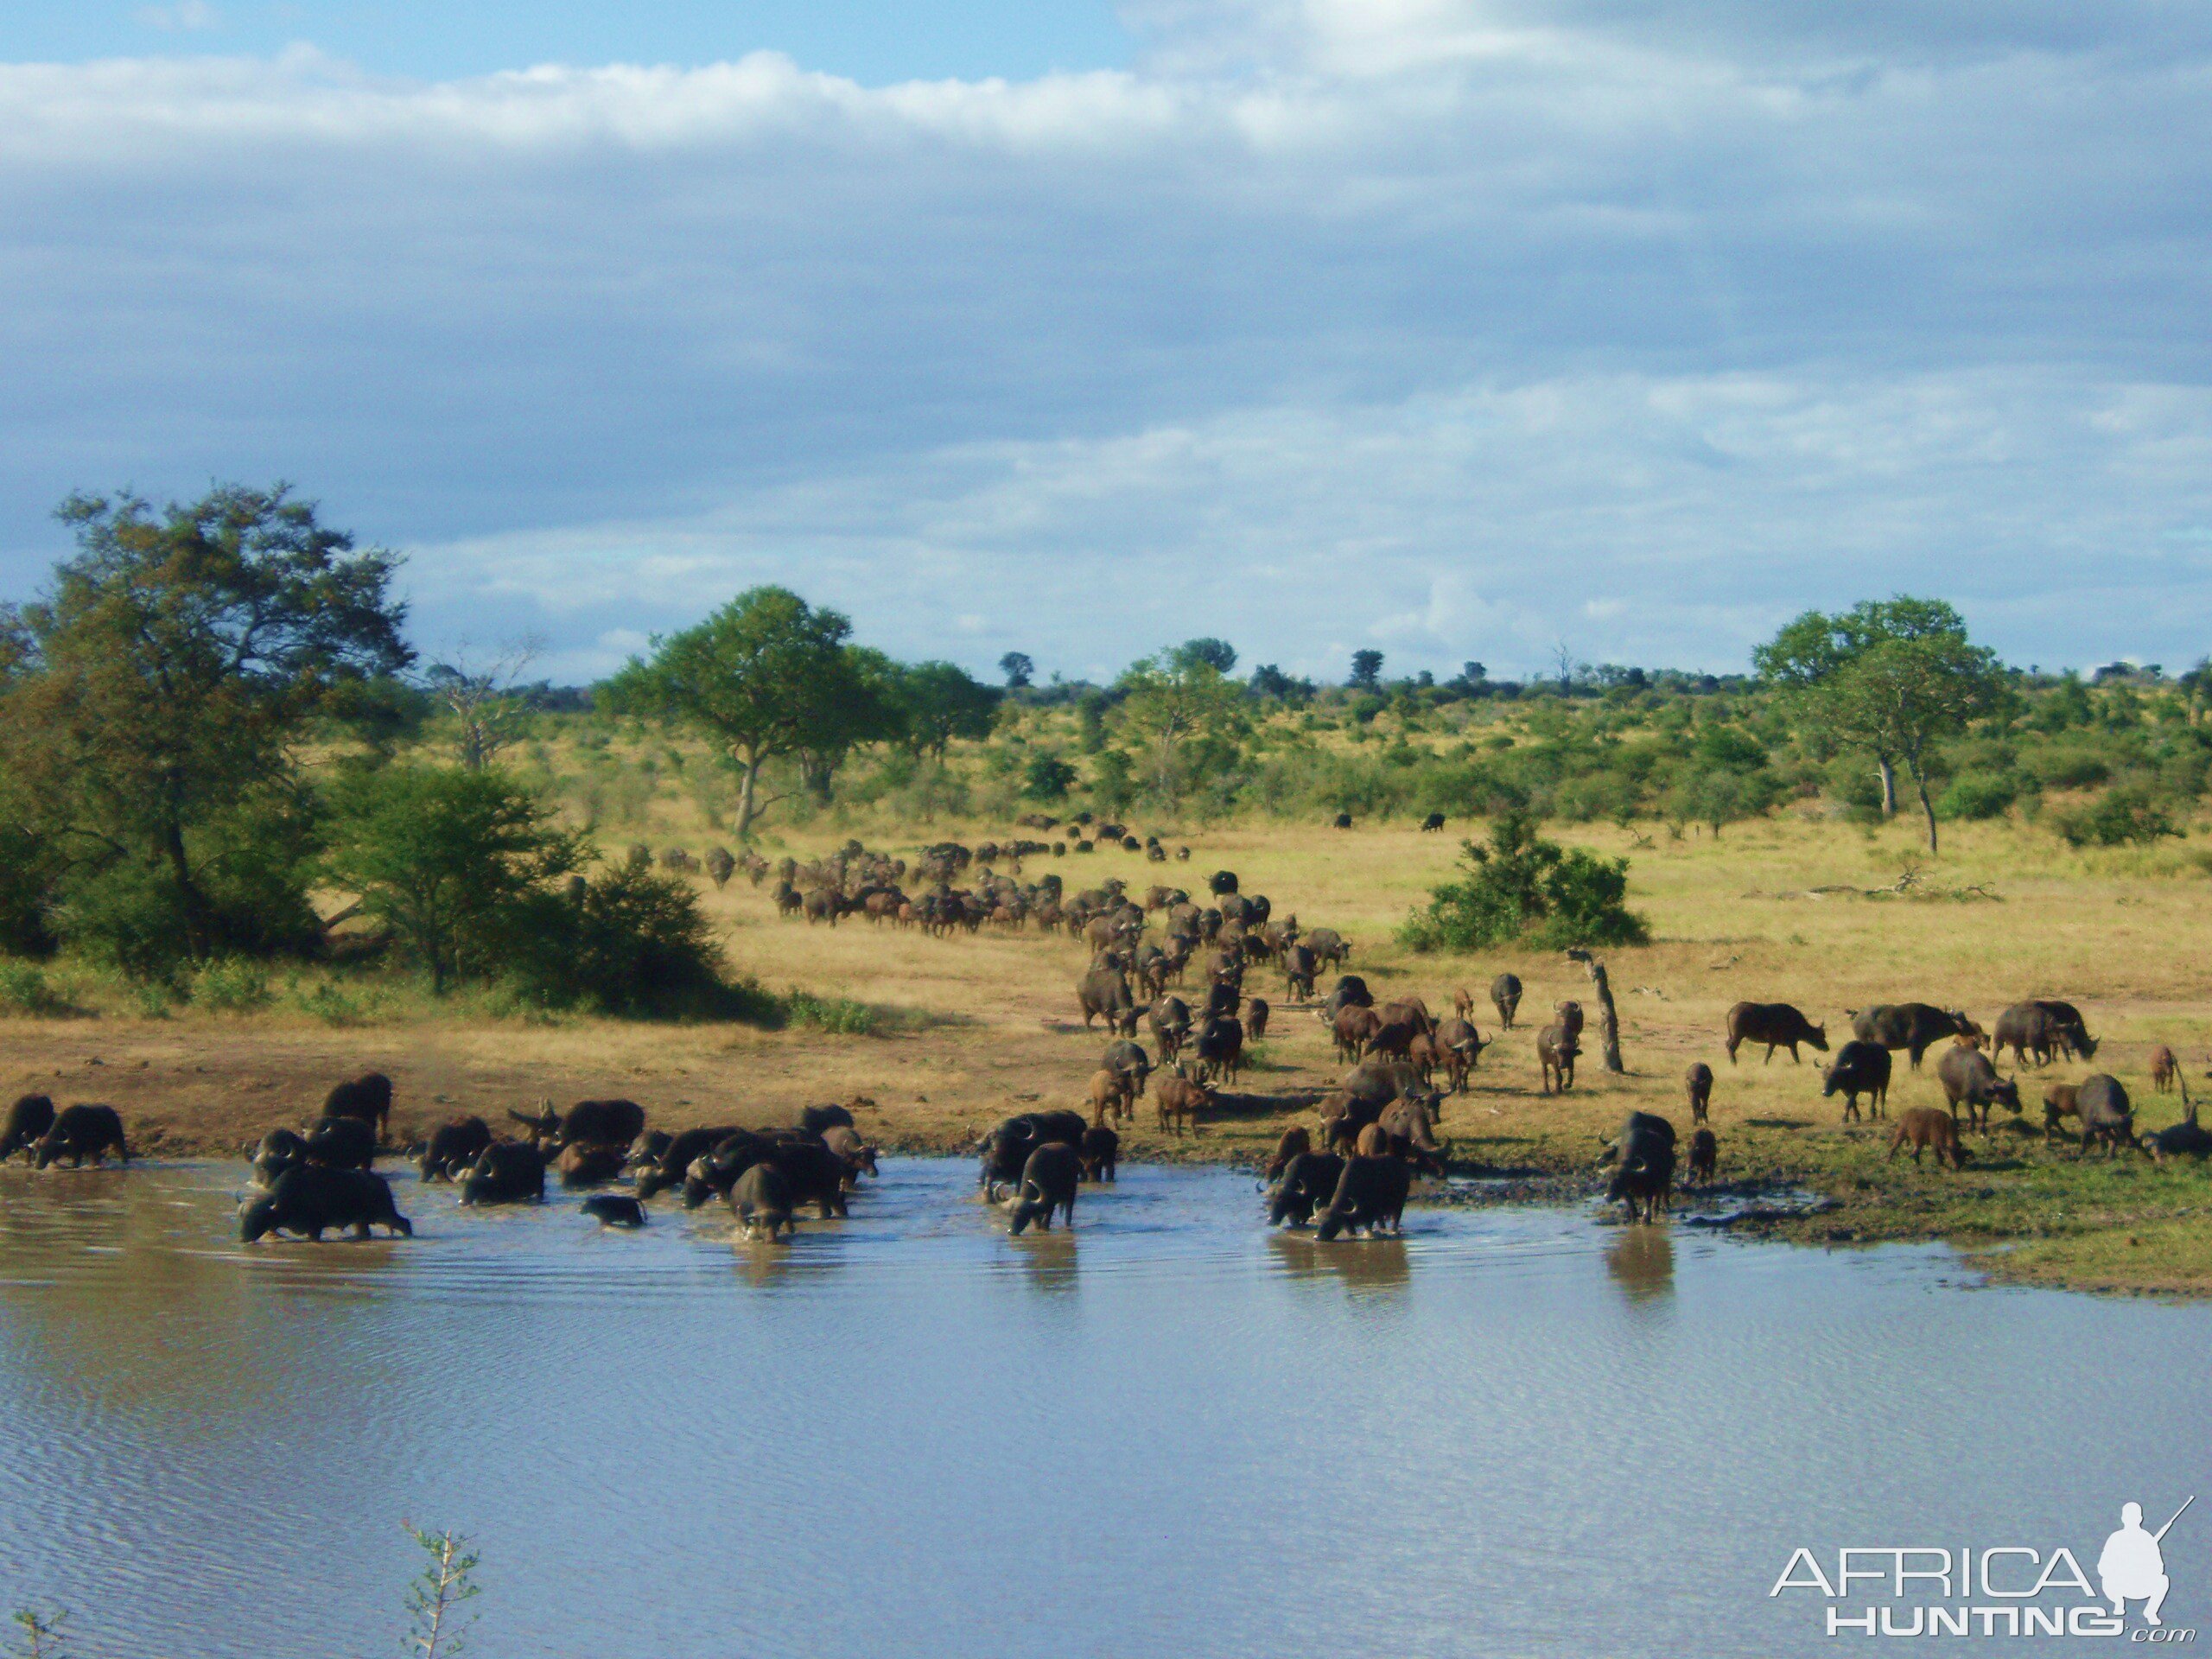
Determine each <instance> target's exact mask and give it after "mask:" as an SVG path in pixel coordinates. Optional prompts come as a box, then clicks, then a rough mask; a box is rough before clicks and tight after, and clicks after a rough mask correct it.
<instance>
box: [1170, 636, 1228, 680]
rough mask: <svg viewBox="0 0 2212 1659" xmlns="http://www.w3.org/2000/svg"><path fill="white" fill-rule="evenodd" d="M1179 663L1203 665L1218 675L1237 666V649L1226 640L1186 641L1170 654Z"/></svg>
mask: <svg viewBox="0 0 2212 1659" xmlns="http://www.w3.org/2000/svg"><path fill="white" fill-rule="evenodd" d="M1169 655H1170V656H1172V657H1173V658H1174V659H1175V660H1176V661H1177V662H1179V663H1202V664H1205V666H1206V667H1208V668H1210V669H1211V670H1213V671H1214V672H1215V673H1217V674H1227V673H1229V672H1230V671H1232V670H1234V669H1235V668H1236V646H1234V645H1230V643H1229V641H1228V640H1226V639H1185V641H1184V642H1183V643H1182V644H1181V645H1178V646H1176V647H1175V649H1174V650H1173V652H1170V653H1169Z"/></svg>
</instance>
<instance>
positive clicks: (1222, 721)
mask: <svg viewBox="0 0 2212 1659" xmlns="http://www.w3.org/2000/svg"><path fill="white" fill-rule="evenodd" d="M1119 689H1120V690H1121V691H1122V704H1121V707H1120V709H1118V710H1117V711H1116V712H1117V715H1118V717H1119V719H1120V721H1121V724H1122V728H1123V729H1124V730H1126V731H1128V733H1129V734H1131V735H1132V736H1134V737H1135V738H1136V739H1137V740H1138V741H1139V742H1140V743H1141V744H1142V745H1143V747H1145V749H1146V750H1147V752H1148V753H1149V755H1150V762H1151V764H1150V768H1149V770H1150V772H1151V782H1152V786H1153V789H1154V792H1155V793H1157V794H1158V795H1159V797H1160V799H1161V800H1163V801H1165V802H1167V803H1169V804H1173V802H1174V801H1175V800H1176V799H1177V798H1179V796H1180V795H1181V793H1182V788H1183V782H1184V779H1183V777H1182V767H1181V764H1180V763H1181V762H1182V760H1183V759H1184V755H1185V751H1186V750H1187V749H1188V748H1189V747H1191V745H1192V744H1193V743H1195V742H1197V741H1199V740H1201V739H1205V738H1218V737H1221V736H1223V735H1224V734H1226V733H1227V732H1229V731H1230V729H1231V728H1234V727H1235V726H1236V725H1237V724H1238V723H1239V722H1240V721H1241V719H1242V717H1243V702H1244V688H1243V686H1241V685H1238V684H1237V683H1236V682H1235V681H1234V680H1231V679H1229V678H1228V677H1225V676H1224V674H1223V673H1222V671H1220V670H1219V669H1218V668H1217V667H1215V666H1214V664H1212V663H1211V662H1208V661H1205V660H1204V659H1202V658H1198V657H1195V656H1192V655H1189V654H1186V653H1185V652H1179V651H1171V652H1165V653H1163V654H1161V655H1160V656H1157V657H1144V658H1139V659H1138V660H1137V661H1135V662H1134V663H1132V664H1129V666H1128V669H1127V671H1124V672H1123V674H1122V677H1121V680H1120V682H1119Z"/></svg>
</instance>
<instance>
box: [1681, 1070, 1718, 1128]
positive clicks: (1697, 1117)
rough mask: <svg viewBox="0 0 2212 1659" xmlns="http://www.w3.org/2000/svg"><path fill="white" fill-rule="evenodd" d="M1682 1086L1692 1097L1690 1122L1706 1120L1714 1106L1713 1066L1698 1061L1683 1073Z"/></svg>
mask: <svg viewBox="0 0 2212 1659" xmlns="http://www.w3.org/2000/svg"><path fill="white" fill-rule="evenodd" d="M1682 1086H1683V1088H1684V1089H1685V1090H1687V1091H1688V1095H1689V1097H1690V1122H1693V1123H1702V1122H1705V1119H1706V1115H1707V1112H1708V1111H1709V1110H1710V1109H1712V1106H1713V1068H1712V1067H1711V1066H1709V1065H1707V1064H1706V1063H1705V1062H1704V1061H1703V1060H1700V1061H1698V1062H1697V1063H1696V1064H1695V1065H1693V1066H1691V1067H1690V1069H1689V1070H1688V1071H1685V1072H1684V1073H1683V1074H1682Z"/></svg>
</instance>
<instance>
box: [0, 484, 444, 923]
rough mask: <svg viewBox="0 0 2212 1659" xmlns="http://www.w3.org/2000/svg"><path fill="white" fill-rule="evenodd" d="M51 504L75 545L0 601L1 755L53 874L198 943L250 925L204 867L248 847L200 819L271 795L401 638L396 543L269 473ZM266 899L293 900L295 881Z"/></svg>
mask: <svg viewBox="0 0 2212 1659" xmlns="http://www.w3.org/2000/svg"><path fill="white" fill-rule="evenodd" d="M59 516H60V518H61V520H62V522H63V523H65V524H68V525H69V526H70V527H71V529H72V530H73V531H74V532H75V535H76V538H77V547H78V551H77V553H76V554H75V556H73V557H71V558H69V559H67V560H64V561H63V562H62V563H60V565H59V566H58V567H57V568H56V570H55V573H54V584H53V586H52V588H51V589H50V590H49V592H48V595H47V596H46V597H45V598H43V599H41V600H40V601H37V602H36V603H34V604H31V605H27V606H24V607H21V608H20V609H14V608H11V607H6V608H0V771H4V772H6V773H7V774H8V775H9V776H10V779H12V780H13V783H14V785H15V787H16V790H17V791H20V794H19V798H22V799H25V800H29V801H32V802H35V803H36V804H37V815H38V820H39V831H40V834H41V836H42V837H43V838H44V839H45V840H47V841H48V842H53V843H55V844H58V845H60V847H61V849H63V857H64V860H65V861H66V862H67V865H68V867H69V869H70V872H71V879H73V880H76V879H95V878H97V879H99V880H101V881H102V882H103V883H104V884H105V886H104V891H105V893H107V895H108V896H109V897H111V898H113V897H115V896H117V895H119V894H122V893H126V892H128V893H137V894H138V895H140V896H141V897H143V898H145V899H147V900H148V901H149V903H152V904H153V905H155V906H156V908H157V909H158V910H159V911H161V912H162V913H163V914H164V915H165V916H168V917H171V918H174V936H173V938H172V940H171V941H170V946H171V949H172V950H175V951H177V952H181V954H182V955H183V956H185V957H188V958H190V959H193V960H205V959H206V958H207V957H208V956H210V955H211V954H212V953H213V952H214V951H215V950H218V949H219V948H224V947H226V946H227V945H230V944H233V943H235V942H238V941H239V940H242V939H244V940H251V939H254V938H259V937H261V936H263V935H264V932H265V931H266V930H265V929H264V925H263V923H264V920H265V918H260V917H257V916H254V915H251V914H237V913H229V914H226V913H224V906H222V905H221V904H220V903H219V902H218V898H217V896H216V895H215V893H214V892H213V889H214V888H215V887H219V885H221V884H220V880H219V877H220V874H221V871H220V869H219V868H216V867H217V866H218V865H219V863H220V862H221V861H223V860H225V859H232V860H235V859H236V858H238V857H241V856H242V857H245V858H248V859H251V857H252V856H253V850H252V848H251V845H250V844H248V845H245V846H243V847H241V846H240V845H239V844H238V842H236V840H235V839H232V840H229V841H226V840H225V839H224V837H223V836H220V835H219V834H218V833H217V831H216V826H219V825H221V824H223V823H233V824H235V823H238V819H239V814H240V812H241V811H242V810H244V809H245V808H246V807H248V806H250V805H251V804H256V803H258V804H261V805H262V806H264V807H266V808H268V809H269V810H272V811H277V812H279V813H287V812H289V810H290V809H291V805H292V804H293V800H294V799H296V797H295V796H294V795H293V793H292V791H291V785H292V783H293V779H294V778H295V774H296V766H295V754H294V749H295V747H296V744H297V743H298V742H299V741H301V740H302V738H303V737H304V736H305V735H306V734H308V730H309V728H310V726H311V723H312V722H315V721H318V720H327V719H336V720H340V721H344V720H349V719H355V718H358V717H359V716H361V715H363V714H364V713H365V711H366V710H367V709H368V708H369V706H370V704H371V701H372V700H371V698H370V697H369V696H368V695H367V693H368V692H369V690H371V688H372V685H373V684H374V683H378V682H380V681H385V680H388V678H389V677H391V676H392V675H395V674H397V673H398V672H399V671H401V670H402V669H404V668H405V667H406V666H407V664H409V663H410V661H411V660H412V658H413V653H412V652H410V651H409V650H408V648H407V646H406V645H405V644H404V641H403V640H402V639H401V637H400V628H401V626H402V624H403V622H404V619H405V615H406V607H405V606H404V605H403V604H401V603H400V602H398V601H396V600H395V599H393V598H392V596H391V578H392V575H393V573H394V571H395V570H396V569H397V563H398V561H397V558H396V557H395V556H393V555H392V554H390V553H388V552H385V551H383V550H367V551H356V550H354V545H353V537H350V536H348V535H346V533H344V532H343V531H335V530H332V529H329V528H327V527H326V526H325V525H323V524H321V523H320V522H319V521H318V519H317V517H316V512H315V506H314V505H313V504H311V503H308V502H302V501H296V500H294V499H291V495H290V492H289V488H288V487H287V486H283V485H278V486H275V487H273V488H271V489H266V490H257V489H249V488H246V487H245V486H239V485H226V486H219V487H218V488H216V489H215V490H213V491H212V492H210V493H208V494H207V495H206V496H205V497H203V498H202V499H200V500H198V501H195V502H190V503H186V504H177V503H171V504H170V505H168V506H167V507H165V508H163V509H161V510H159V511H156V509H155V508H154V507H152V506H151V505H149V503H148V502H146V501H144V500H143V499H140V498H139V497H137V496H134V495H120V496H116V497H113V498H110V497H105V496H89V495H76V496H72V497H71V498H70V499H68V500H67V502H65V503H63V505H62V506H61V508H60V513H59ZM264 868H265V866H264ZM252 892H253V893H254V894H255V895H256V896H257V898H259V897H265V896H267V890H266V889H264V888H260V887H255V888H253V889H252ZM276 898H277V900H278V902H280V903H281V904H282V905H283V906H285V907H287V908H295V907H303V906H304V904H305V893H304V888H303V887H301V886H299V885H298V884H297V883H296V882H294V883H291V884H290V886H289V888H288V889H287V890H285V891H283V892H280V893H277V894H276ZM164 925H165V926H166V925H167V924H164Z"/></svg>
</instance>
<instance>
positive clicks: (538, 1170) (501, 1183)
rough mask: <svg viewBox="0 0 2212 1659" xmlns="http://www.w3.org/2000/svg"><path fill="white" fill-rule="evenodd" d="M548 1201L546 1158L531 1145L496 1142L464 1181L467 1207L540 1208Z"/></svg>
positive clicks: (464, 1196) (464, 1199) (469, 1167)
mask: <svg viewBox="0 0 2212 1659" xmlns="http://www.w3.org/2000/svg"><path fill="white" fill-rule="evenodd" d="M544 1197H545V1154H543V1153H542V1152H540V1151H539V1150H538V1149H537V1147H535V1146H533V1145H531V1143H530V1142H529V1141H493V1143H492V1144H491V1145H490V1146H488V1147H485V1148H484V1150H483V1153H482V1154H480V1156H479V1157H478V1158H477V1160H476V1161H475V1162H474V1163H473V1164H471V1165H470V1166H468V1172H467V1173H466V1174H465V1175H463V1176H462V1177H461V1202H462V1203H463V1204H472V1205H473V1204H536V1203H538V1202H540V1201H541V1200H543V1198H544Z"/></svg>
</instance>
